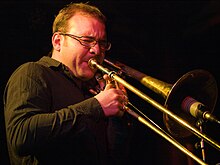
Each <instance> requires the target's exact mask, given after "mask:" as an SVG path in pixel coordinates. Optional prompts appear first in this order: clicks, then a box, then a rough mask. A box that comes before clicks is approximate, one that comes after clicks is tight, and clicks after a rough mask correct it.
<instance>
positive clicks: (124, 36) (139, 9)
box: [0, 0, 220, 164]
mask: <svg viewBox="0 0 220 165" xmlns="http://www.w3.org/2000/svg"><path fill="white" fill-rule="evenodd" d="M69 2H71V1H68V0H63V1H59V0H53V1H49V0H46V1H43V0H42V1H40V0H38V1H27V0H26V1H12V0H7V1H4V0H3V1H1V2H0V27H1V30H0V34H1V35H0V36H1V42H0V55H1V65H0V73H1V86H0V89H1V95H3V91H4V87H5V84H6V82H7V80H8V78H9V76H10V75H11V73H12V72H13V71H14V69H15V68H16V67H18V66H19V65H20V64H22V63H24V62H26V61H33V60H34V61H35V60H38V59H39V58H40V57H42V56H43V55H46V54H47V53H48V51H50V49H51V31H52V21H53V19H54V17H55V15H56V14H57V12H58V10H59V9H61V8H62V7H63V6H64V5H65V4H68V3H69ZM78 2H79V1H78ZM90 3H91V4H94V5H96V6H98V7H99V8H100V9H101V10H102V11H103V12H104V13H105V15H106V16H107V18H108V21H109V22H108V25H109V34H110V35H109V39H110V41H111V42H112V49H111V50H110V52H108V56H109V57H110V58H112V59H114V60H118V61H120V62H122V63H124V64H126V65H128V66H130V67H132V68H135V69H136V70H138V71H140V72H143V73H145V74H147V75H149V76H152V77H154V78H157V79H159V80H162V81H164V82H167V83H171V84H174V83H175V82H176V81H177V80H178V79H179V78H180V77H181V76H182V75H184V74H185V73H187V72H189V71H192V70H194V69H204V70H207V71H209V72H210V73H211V74H212V75H213V76H214V78H215V80H216V83H217V86H218V87H219V86H220V74H219V62H218V59H219V57H218V56H219V53H220V46H219V44H220V26H219V25H220V3H219V2H218V1H199V0H197V1H193V0H192V1H167V0H164V1H149V0H146V1H110V0H105V1H98V0H96V1H91V2H90ZM128 81H129V82H132V83H133V84H134V86H136V87H137V88H138V89H141V90H142V91H143V92H149V93H150V94H152V95H153V97H154V98H156V99H158V102H161V103H164V101H165V100H163V99H161V97H160V96H157V95H155V94H154V93H153V92H152V93H151V91H148V89H146V87H143V86H142V85H140V83H139V82H137V81H134V80H132V79H131V80H130V79H129V78H128ZM219 88H220V87H219ZM198 92H199V91H198ZM216 92H218V91H216ZM129 96H130V100H131V101H133V103H134V105H137V106H138V108H140V109H141V110H142V111H143V112H144V113H146V115H148V116H149V117H150V118H151V119H152V120H153V121H155V123H157V124H158V125H159V126H160V127H162V128H163V129H166V128H165V126H164V123H163V117H162V116H163V115H162V113H161V112H160V111H158V110H156V109H154V108H153V107H152V106H150V105H149V104H148V103H146V102H145V101H142V100H141V99H140V98H137V97H136V96H134V94H130V93H129ZM204 97H205V96H204ZM1 107H2V108H1V114H0V116H1V118H0V121H1V125H0V135H1V139H0V142H1V144H0V146H1V149H0V163H1V164H8V157H7V149H6V142H5V130H4V117H3V116H4V114H3V105H2V102H1ZM219 107H220V100H219V98H217V102H216V105H215V109H214V111H213V114H214V115H215V116H216V117H218V118H220V112H219V111H220V110H219ZM205 126H206V132H205V133H207V134H208V136H210V137H211V138H212V139H214V140H216V141H217V142H220V126H219V125H217V124H216V123H209V122H208V123H206V125H205ZM135 127H136V129H135V131H134V137H133V141H132V142H131V147H132V150H131V152H132V155H131V161H130V162H131V164H141V163H142V164H176V162H178V160H179V158H181V160H185V154H184V153H182V152H180V151H179V150H178V149H176V148H175V147H173V145H172V144H170V143H169V142H167V141H166V140H165V139H163V138H162V137H161V136H159V135H158V134H156V133H155V132H153V131H152V130H150V129H149V128H148V127H146V126H144V125H143V124H141V123H138V122H137V125H136V126H135ZM181 140H182V139H181ZM184 141H185V140H184ZM187 141H190V143H191V142H192V145H194V142H195V141H196V142H197V141H199V139H198V138H197V137H190V138H189V139H187ZM205 147H206V150H205V152H206V158H207V162H208V163H210V164H216V163H218V162H220V156H219V154H220V151H219V150H217V149H215V148H214V147H212V146H210V145H209V144H206V143H205ZM194 153H195V154H196V155H197V156H198V157H199V158H201V150H200V149H198V150H196V151H194ZM172 155H174V156H172ZM182 163H183V164H187V162H185V161H182ZM178 164H180V162H178Z"/></svg>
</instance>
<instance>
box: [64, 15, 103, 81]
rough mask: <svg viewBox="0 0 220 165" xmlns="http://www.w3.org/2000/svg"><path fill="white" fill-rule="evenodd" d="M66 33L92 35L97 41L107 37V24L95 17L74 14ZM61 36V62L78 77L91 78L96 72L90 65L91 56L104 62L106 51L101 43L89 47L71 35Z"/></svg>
mask: <svg viewBox="0 0 220 165" xmlns="http://www.w3.org/2000/svg"><path fill="white" fill-rule="evenodd" d="M66 33H68V34H73V35H75V36H88V37H92V38H94V39H95V40H97V41H99V40H105V39H106V31H105V25H104V24H103V23H101V22H100V21H99V20H97V19H95V18H92V17H90V16H85V15H81V14H77V15H74V16H73V17H72V18H71V19H70V20H69V31H68V32H66ZM61 37H63V40H61V43H60V44H61V45H60V56H62V57H61V62H62V63H63V64H65V65H66V66H67V67H68V68H69V69H70V71H71V72H72V73H73V74H74V75H75V76H76V77H78V78H80V79H82V80H88V79H91V78H92V77H93V76H94V74H95V70H92V69H91V68H90V67H89V65H88V61H89V60H90V59H91V58H96V59H97V60H98V61H99V62H102V61H103V59H104V56H105V54H104V53H105V52H104V51H102V50H101V49H100V45H99V43H96V44H95V45H94V46H92V47H90V48H89V47H85V46H83V45H82V44H81V43H80V42H79V41H78V40H76V39H74V38H71V37H69V36H66V35H62V36H61Z"/></svg>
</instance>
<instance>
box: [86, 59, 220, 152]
mask: <svg viewBox="0 0 220 165" xmlns="http://www.w3.org/2000/svg"><path fill="white" fill-rule="evenodd" d="M89 66H90V67H91V68H98V69H99V70H101V71H102V72H104V73H106V74H108V75H109V77H110V78H112V79H113V80H115V81H117V82H119V83H121V84H122V85H123V86H124V87H126V88H127V89H129V90H130V91H132V92H133V93H135V94H136V95H138V96H139V97H140V98H142V99H144V100H145V101H147V102H148V103H150V104H151V105H153V106H154V107H156V108H157V109H159V110H160V111H161V112H163V113H166V114H167V115H169V116H170V117H171V118H173V119H174V120H175V121H177V122H179V123H180V124H182V125H183V126H184V127H185V128H187V129H188V130H190V131H191V132H193V133H194V134H195V135H196V136H198V137H200V138H203V139H204V140H205V141H206V142H208V143H209V144H210V145H212V146H213V147H215V148H216V149H218V150H219V151H220V144H218V143H217V142H215V141H214V140H212V139H211V138H210V137H208V136H207V135H205V134H203V133H201V132H200V131H199V130H197V129H196V128H194V127H192V126H190V125H189V124H188V123H187V122H186V121H184V120H183V119H182V118H180V117H178V116H177V115H175V114H174V113H172V112H171V111H170V110H168V109H167V108H165V107H164V106H162V105H161V104H159V103H158V102H156V101H155V100H153V99H151V98H150V97H149V96H147V95H146V94H144V93H143V92H141V91H140V90H138V89H137V88H135V87H133V86H132V85H130V84H129V83H127V82H126V81H125V80H123V79H122V78H121V77H119V76H118V75H117V74H116V73H115V72H114V71H109V69H108V68H105V67H103V66H102V65H100V64H98V62H97V61H96V60H95V59H90V60H89Z"/></svg>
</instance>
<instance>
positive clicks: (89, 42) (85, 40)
mask: <svg viewBox="0 0 220 165" xmlns="http://www.w3.org/2000/svg"><path fill="white" fill-rule="evenodd" d="M60 35H64V36H68V37H71V38H73V39H75V40H77V41H79V43H80V44H81V45H83V46H84V47H86V48H91V47H93V46H95V45H96V44H97V43H98V44H99V47H100V49H101V50H102V51H108V50H109V49H110V48H111V43H110V42H108V41H106V40H99V41H97V40H95V39H94V38H93V37H89V36H76V35H73V34H67V33H60Z"/></svg>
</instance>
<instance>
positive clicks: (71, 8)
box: [52, 2, 106, 33]
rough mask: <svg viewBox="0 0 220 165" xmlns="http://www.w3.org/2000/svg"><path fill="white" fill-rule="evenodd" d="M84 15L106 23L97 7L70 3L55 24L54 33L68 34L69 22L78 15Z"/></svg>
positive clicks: (58, 16)
mask: <svg viewBox="0 0 220 165" xmlns="http://www.w3.org/2000/svg"><path fill="white" fill-rule="evenodd" d="M79 12H80V13H82V14H84V15H88V16H92V17H95V18H97V19H99V20H100V21H101V22H103V23H104V24H105V23H106V17H105V15H104V14H102V12H101V11H100V10H99V9H98V8H97V7H95V6H92V5H90V4H88V2H87V3H82V2H80V3H70V4H68V5H66V6H65V7H64V8H63V9H61V10H60V11H59V13H58V15H57V16H56V17H55V20H54V22H53V29H52V30H53V33H55V32H57V31H61V32H64V33H65V32H66V31H67V30H68V20H69V19H70V18H71V17H72V16H73V15H74V14H76V13H79Z"/></svg>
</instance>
